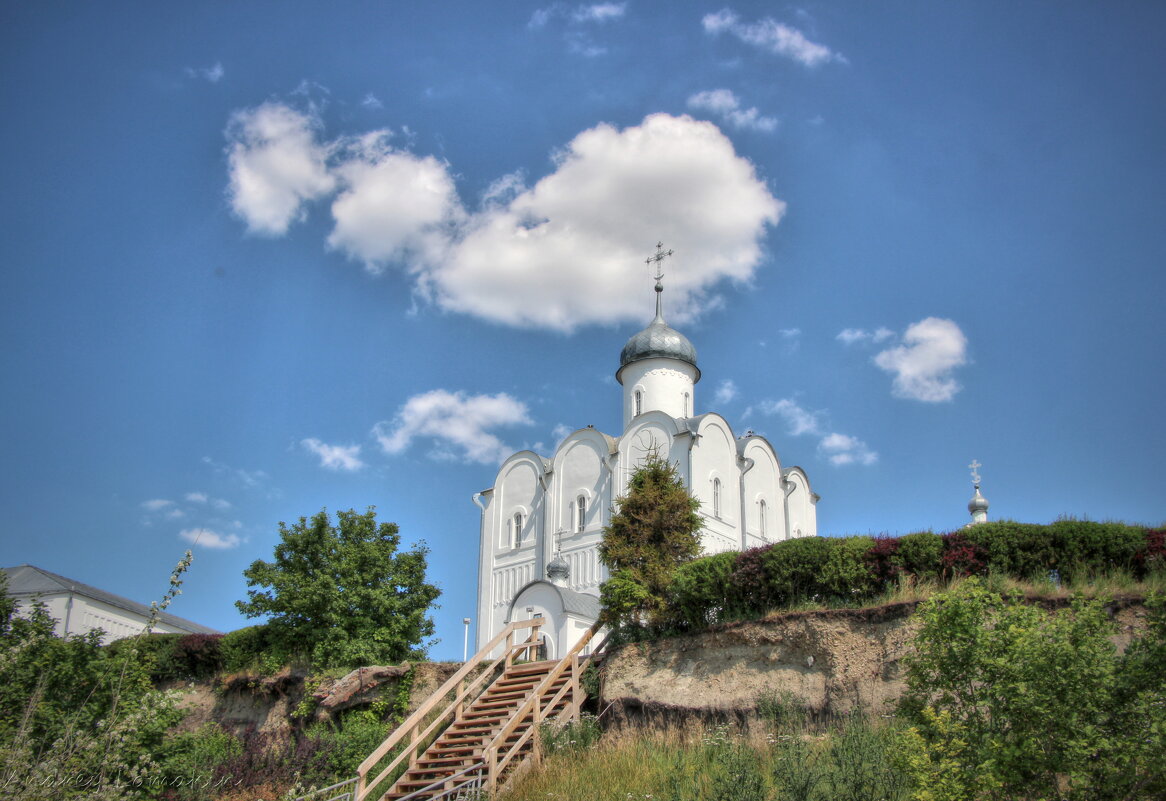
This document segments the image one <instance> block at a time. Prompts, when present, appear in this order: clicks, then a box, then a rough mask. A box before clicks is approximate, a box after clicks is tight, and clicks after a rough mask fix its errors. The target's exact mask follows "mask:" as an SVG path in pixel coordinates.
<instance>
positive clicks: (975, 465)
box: [968, 459, 984, 487]
mask: <svg viewBox="0 0 1166 801" xmlns="http://www.w3.org/2000/svg"><path fill="white" fill-rule="evenodd" d="M983 466H984V465H982V464H980V463H979V462H977V461H976V460H975V459H972V463H971V464H970V465H968V467H970V468H972V481H973V482H975V484H976V486H977V487H978V486H980V473H979V470H980V468H981V467H983Z"/></svg>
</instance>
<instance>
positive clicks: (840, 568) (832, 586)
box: [818, 537, 878, 601]
mask: <svg viewBox="0 0 1166 801" xmlns="http://www.w3.org/2000/svg"><path fill="white" fill-rule="evenodd" d="M822 541H823V542H825V543H827V544H828V545H829V547H828V549H827V551H826V559H825V562H824V563H823V565H822V567H821V572H820V573H819V574H818V583H819V588H820V589H819V592H820V593H821V595H822V596H823V597H825V598H833V599H837V600H843V601H859V600H864V599H866V598H868V597H870V596H871V595H873V594H874V593H875V591H876V590H877V589H878V582H877V580H876V578H875V575H874V573H873V572H872V571H871V569H870V567H868V566H867V563H866V559H865V556H866V553H867V551H869V550H870V549H871V548H873V547H874V544H875V541H874V538H873V537H824V538H822Z"/></svg>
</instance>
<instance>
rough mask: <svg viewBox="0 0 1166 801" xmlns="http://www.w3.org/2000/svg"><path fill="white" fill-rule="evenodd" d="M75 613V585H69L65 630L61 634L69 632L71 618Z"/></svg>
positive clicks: (65, 634) (64, 634)
mask: <svg viewBox="0 0 1166 801" xmlns="http://www.w3.org/2000/svg"><path fill="white" fill-rule="evenodd" d="M72 615H73V587H72V586H70V587H69V600H67V601H65V631H64V632H63V633H62V635H61V636H68V634H69V618H70V617H72Z"/></svg>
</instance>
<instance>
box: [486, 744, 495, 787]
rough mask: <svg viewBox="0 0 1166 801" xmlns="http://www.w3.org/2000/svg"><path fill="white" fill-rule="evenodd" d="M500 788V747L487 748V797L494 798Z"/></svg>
mask: <svg viewBox="0 0 1166 801" xmlns="http://www.w3.org/2000/svg"><path fill="white" fill-rule="evenodd" d="M497 789H498V749H497V748H488V749H487V750H486V797H487V798H493V797H494V793H495V791H496V790H497Z"/></svg>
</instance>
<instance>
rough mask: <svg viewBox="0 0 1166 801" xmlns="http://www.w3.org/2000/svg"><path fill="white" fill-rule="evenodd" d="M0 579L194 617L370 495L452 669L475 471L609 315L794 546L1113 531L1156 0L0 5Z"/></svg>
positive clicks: (592, 365) (1155, 366)
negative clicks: (23, 567)
mask: <svg viewBox="0 0 1166 801" xmlns="http://www.w3.org/2000/svg"><path fill="white" fill-rule="evenodd" d="M2 15H3V25H2V26H0V30H2V31H3V33H0V37H2V41H0V45H2V46H0V69H2V74H3V75H4V76H5V77H4V81H3V82H2V83H0V99H2V101H3V108H4V109H5V112H6V113H5V115H4V119H3V122H0V144H2V145H3V148H4V151H5V152H7V153H8V157H6V158H5V159H3V161H2V162H0V176H2V183H3V186H4V187H5V189H6V190H7V191H6V192H5V193H4V197H3V200H2V201H0V202H2V204H3V207H2V211H3V218H4V221H5V223H4V225H3V226H2V228H0V258H2V260H3V270H2V273H0V276H2V277H0V310H2V313H0V332H2V336H3V343H4V347H3V351H2V358H3V362H2V367H3V374H4V376H5V387H6V391H5V393H4V399H3V412H4V413H3V416H2V421H3V422H2V425H3V436H2V441H3V443H4V447H3V458H4V480H3V483H2V486H3V499H4V502H5V503H4V507H5V509H6V511H7V514H8V521H7V523H6V524H5V526H4V529H3V534H2V535H0V536H2V537H3V540H2V550H0V553H2V556H3V558H2V560H0V561H2V562H3V564H4V565H14V564H22V563H25V562H28V563H32V564H35V565H37V566H40V567H43V568H46V569H49V570H53V571H55V572H58V573H62V574H65V575H67V576H70V577H72V578H75V579H78V580H81V581H85V582H88V583H92V584H96V585H99V586H101V587H103V588H106V589H109V590H111V591H114V592H118V593H121V594H123V595H126V596H129V597H131V598H134V599H137V600H140V601H148V600H150V599H151V598H155V597H158V596H160V595H161V594H162V592H164V590H165V589H166V576H167V575H168V573H169V570H170V568H171V567H172V566H173V564H174V563H175V562H176V561H177V559H178V558H179V556H180V555H181V553H182V551H183V550H184V549H185V548H187V547H188V546H190V545H191V542H190V541H191V540H196V542H195V544H194V545H193V548H194V551H195V561H194V564H193V566H192V568H191V571H190V573H189V574H188V578H187V583H186V585H185V594H184V595H183V596H181V597H180V598H179V599H178V600H177V601H176V602H175V604H174V606H173V607H172V608H171V611H173V612H174V613H176V614H179V615H182V616H185V617H189V618H191V619H194V620H197V621H199V622H201V623H204V624H206V625H210V626H214V627H216V628H219V629H223V630H228V629H232V628H236V627H238V626H240V625H244V624H245V622H246V621H245V620H244V619H243V618H241V617H240V616H239V615H238V613H237V612H236V611H235V609H234V605H233V602H234V601H235V600H237V599H239V598H242V597H243V596H244V594H245V584H244V580H243V578H242V571H243V569H244V568H245V567H246V566H247V565H248V564H250V563H251V561H253V560H254V559H259V558H264V559H266V558H270V556H271V553H272V548H273V547H274V545H275V543H276V542H277V540H278V527H277V523H278V521H280V520H285V521H289V522H290V521H294V520H296V519H298V518H299V517H300V516H310V515H312V514H314V513H315V512H317V511H319V510H320V509H322V508H327V509H329V510H336V509H347V508H353V507H355V508H357V509H363V508H365V507H367V506H369V505H375V506H376V507H377V510H378V514H379V516H380V517H381V519H385V520H392V521H396V522H397V523H399V524H400V526H401V531H402V535H403V538H404V540H405V542H407V543H408V542H413V541H415V540H421V539H423V540H425V541H426V542H427V543H428V545H429V546H430V547H431V548H432V553H431V556H430V564H431V575H432V578H433V579H434V580H435V581H436V582H437V583H438V584H439V585H440V586H441V588H442V590H443V592H444V595H443V597H442V598H441V601H440V603H441V608H440V609H439V610H437V612H436V613H435V619H436V621H437V624H438V635H439V637H440V638H441V642H440V643H438V644H437V645H435V646H434V648H433V649H432V654H433V656H435V657H438V658H460V656H461V641H462V631H461V629H462V626H461V618H462V617H463V616H466V615H472V614H473V602H472V601H473V596H474V592H475V582H476V578H475V563H476V558H477V532H478V522H477V521H478V518H477V509H476V508H475V507H474V506H473V504H472V503H471V501H470V496H471V495H472V493H473V492H475V491H477V490H481V489H484V488H486V487H488V486H490V485H491V484H492V482H493V478H494V473H495V470H496V468H497V465H498V463H499V462H500V460H501V458H502V457H503V456H504V455H505V454H507V453H509V452H511V451H513V450H517V449H519V448H523V447H535V448H537V449H539V450H541V451H542V452H543V453H544V454H549V453H550V452H551V451H552V450H553V448H554V445H555V444H556V443H557V441H558V439H559V438H560V437H561V436H562V435H563V432H564V431H569V430H572V429H574V428H578V427H582V426H585V425H588V424H594V425H595V426H597V427H598V428H600V429H601V430H604V431H607V432H608V433H612V434H617V433H618V430H619V426H620V419H621V418H620V406H619V398H620V393H619V387H618V385H616V383H615V382H614V379H613V376H614V372H615V369H616V367H617V366H618V353H619V350H620V348H621V347H622V345H623V343H624V341H625V340H626V339H627V338H628V337H629V336H630V335H631V334H632V333H634V332H635V331H636V330H638V329H639V328H641V327H643V326H644V325H645V324H646V323H647V322H648V320H649V319H650V318H651V314H652V302H653V293H652V288H651V281H650V279H649V278H648V274H647V270H646V268H645V266H644V264H643V259H644V258H646V257H647V256H648V255H650V254H651V252H652V251H653V249H654V247H655V244H656V242H657V240H663V241H664V242H665V245H666V246H667V247H671V248H673V249H674V250H675V255H674V256H673V257H672V259H671V260H670V262H669V263H668V265H667V276H666V278H665V284H666V286H667V287H668V291H667V292H666V294H665V297H666V316H667V317H668V319H669V321H670V322H671V323H673V324H674V325H675V326H676V327H678V328H680V329H681V330H682V331H684V332H685V333H686V334H687V335H688V336H689V338H690V339H691V340H692V341H693V343H694V344H695V345H696V347H697V350H698V354H699V360H700V367H701V370H702V373H703V378H702V380H701V383H700V384H699V385H698V387H697V397H696V409H697V411H718V412H720V413H722V414H724V415H725V416H726V417H727V418H728V419H729V421H730V422H731V423H732V425H733V426H734V427H735V428H736V430H737V431H738V433H741V432H744V431H745V430H746V429H747V428H752V429H754V430H756V431H759V432H762V433H764V434H766V435H767V436H768V437H769V439H770V440H771V441H772V442H773V443H774V445H775V446H776V448H777V449H778V452H779V454H780V455H781V457H782V459H783V461H784V463H786V464H799V465H802V466H803V467H804V468H805V469H806V470H807V472H808V473H809V476H810V479H811V482H812V483H813V487H814V489H815V491H817V492H818V493H819V494H820V495H821V497H822V499H821V501H820V503H819V505H818V521H819V530H820V531H821V532H822V533H825V534H853V533H874V534H877V533H881V532H888V533H891V534H901V533H907V532H910V531H916V530H920V529H933V530H936V531H945V530H950V529H952V528H955V527H958V526H959V525H961V524H962V523H964V522H965V521H966V519H967V512H966V508H965V505H966V503H967V500H968V498H969V496H970V494H971V486H970V479H969V475H968V469H967V467H966V466H967V465H968V463H969V462H971V461H972V459H978V460H979V461H980V462H982V463H983V467H982V468H981V472H982V474H983V491H984V494H985V495H986V496H987V497H988V499H989V500H990V501H991V504H992V507H991V511H990V516H991V517H993V518H998V517H1008V518H1013V519H1017V520H1023V521H1028V522H1048V521H1051V520H1054V519H1056V518H1057V517H1059V516H1062V515H1075V516H1078V517H1088V518H1090V519H1095V520H1111V519H1116V520H1125V521H1128V522H1135V523H1149V524H1158V523H1161V522H1162V521H1163V520H1164V519H1166V513H1164V508H1163V504H1162V501H1161V498H1162V486H1163V485H1164V484H1166V468H1164V467H1163V459H1162V454H1163V453H1164V452H1166V436H1164V427H1163V424H1162V415H1161V411H1160V407H1161V398H1162V396H1163V362H1164V358H1166V335H1164V330H1166V329H1164V327H1163V325H1162V322H1161V308H1162V301H1163V297H1164V289H1166V279H1164V277H1163V263H1164V261H1166V225H1164V224H1163V217H1164V212H1166V156H1164V148H1163V143H1164V142H1166V104H1164V103H1163V102H1162V98H1163V97H1166V55H1164V52H1166V51H1163V49H1162V47H1161V44H1160V41H1159V39H1160V31H1161V30H1162V29H1163V27H1164V25H1166V6H1163V5H1162V4H1160V3H1154V2H1129V3H1121V4H1111V5H1102V4H1096V3H1074V2H1032V3H1023V4H1016V3H1004V2H976V3H963V4H957V3H924V2H886V3H878V4H875V3H857V2H856V3H808V4H801V5H786V4H777V3H744V2H738V3H733V4H730V5H727V6H723V5H720V4H719V3H693V2H671V3H668V4H663V3H647V2H635V0H628V2H626V3H600V4H588V3H582V4H572V3H552V4H547V3H537V2H530V3H527V2H495V3H482V2H461V3H452V2H451V3H439V2H434V3H383V2H382V3H376V2H361V3H348V2H335V3H327V4H325V3H305V2H299V3H293V2H280V3H275V2H252V3H228V2H218V3H211V2H207V3H193V4H171V3H166V4H160V3H145V2H141V3H117V2H109V3H79V2H77V3H54V4H45V3H10V4H8V5H6V7H5V8H4V11H3V12H2Z"/></svg>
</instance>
